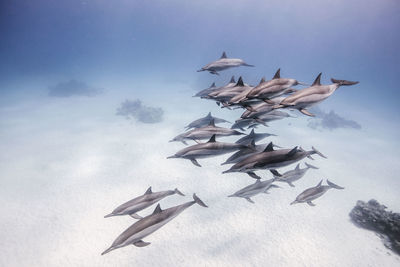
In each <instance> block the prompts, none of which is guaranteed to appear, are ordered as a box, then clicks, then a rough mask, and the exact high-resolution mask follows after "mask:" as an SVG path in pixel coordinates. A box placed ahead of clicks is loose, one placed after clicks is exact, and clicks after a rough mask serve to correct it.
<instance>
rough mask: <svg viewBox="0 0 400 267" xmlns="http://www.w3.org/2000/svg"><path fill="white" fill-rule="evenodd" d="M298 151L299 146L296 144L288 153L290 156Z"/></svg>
mask: <svg viewBox="0 0 400 267" xmlns="http://www.w3.org/2000/svg"><path fill="white" fill-rule="evenodd" d="M296 153H297V146H295V147H294V148H293V149H292V150H290V151H289V152H288V153H287V155H288V157H291V156H293V155H294V154H296Z"/></svg>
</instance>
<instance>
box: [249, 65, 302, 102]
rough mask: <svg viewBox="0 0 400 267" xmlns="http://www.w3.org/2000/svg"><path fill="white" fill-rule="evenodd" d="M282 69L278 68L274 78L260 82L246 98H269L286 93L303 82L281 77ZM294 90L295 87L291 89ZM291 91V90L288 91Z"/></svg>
mask: <svg viewBox="0 0 400 267" xmlns="http://www.w3.org/2000/svg"><path fill="white" fill-rule="evenodd" d="M280 70H281V69H278V70H277V72H276V73H275V75H274V77H273V78H272V80H269V81H266V82H263V83H260V84H259V85H257V86H256V87H254V88H253V90H251V91H250V92H249V93H248V94H247V96H246V98H260V99H265V100H268V99H269V98H272V97H276V96H279V95H282V94H285V90H287V89H289V88H290V87H292V86H296V85H298V84H303V83H301V82H299V81H297V80H295V79H289V78H281V75H280ZM291 91H293V89H291ZM286 92H289V91H286Z"/></svg>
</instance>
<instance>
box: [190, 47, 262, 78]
mask: <svg viewBox="0 0 400 267" xmlns="http://www.w3.org/2000/svg"><path fill="white" fill-rule="evenodd" d="M239 66H247V67H254V65H249V64H247V63H246V62H244V61H243V60H242V59H239V58H228V57H227V56H226V53H225V52H223V53H222V56H221V57H220V58H219V59H218V60H216V61H213V62H211V63H209V64H207V65H205V66H204V67H202V68H201V69H200V70H198V71H197V72H200V71H208V72H210V73H211V74H216V75H219V73H218V71H222V70H226V69H229V68H233V67H239Z"/></svg>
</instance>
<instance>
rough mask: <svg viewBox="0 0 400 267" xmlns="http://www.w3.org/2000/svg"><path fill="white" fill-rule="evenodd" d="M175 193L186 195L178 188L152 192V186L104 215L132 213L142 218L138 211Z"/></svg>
mask: <svg viewBox="0 0 400 267" xmlns="http://www.w3.org/2000/svg"><path fill="white" fill-rule="evenodd" d="M174 194H178V195H181V196H184V194H183V193H182V192H180V191H179V190H178V188H175V189H174V190H167V191H160V192H152V191H151V186H150V187H149V188H148V189H147V191H146V192H145V193H144V194H143V195H141V196H138V197H136V198H134V199H132V200H129V201H128V202H125V203H124V204H121V205H119V206H118V207H117V208H115V209H114V210H113V211H112V212H111V213H110V214H108V215H106V216H104V218H108V217H111V216H122V215H130V216H131V217H132V218H135V219H141V218H142V217H141V216H139V215H138V214H136V212H138V211H141V210H144V209H145V208H147V207H150V206H151V205H153V204H154V203H156V202H159V201H160V200H161V199H163V198H165V197H167V196H171V195H174Z"/></svg>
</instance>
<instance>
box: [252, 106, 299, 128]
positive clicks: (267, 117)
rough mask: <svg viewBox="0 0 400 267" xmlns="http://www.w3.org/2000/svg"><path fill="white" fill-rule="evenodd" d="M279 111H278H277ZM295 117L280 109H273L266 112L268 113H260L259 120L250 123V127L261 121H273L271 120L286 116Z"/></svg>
mask: <svg viewBox="0 0 400 267" xmlns="http://www.w3.org/2000/svg"><path fill="white" fill-rule="evenodd" d="M277 111H278V112H277ZM289 117H290V118H294V117H293V116H292V115H290V114H289V113H286V112H283V111H280V110H272V111H270V112H266V113H262V114H259V115H258V116H257V117H256V118H257V121H256V122H254V123H252V124H250V125H249V127H248V128H252V127H253V126H254V125H258V124H260V122H264V123H267V122H271V121H276V120H281V119H284V118H289Z"/></svg>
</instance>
